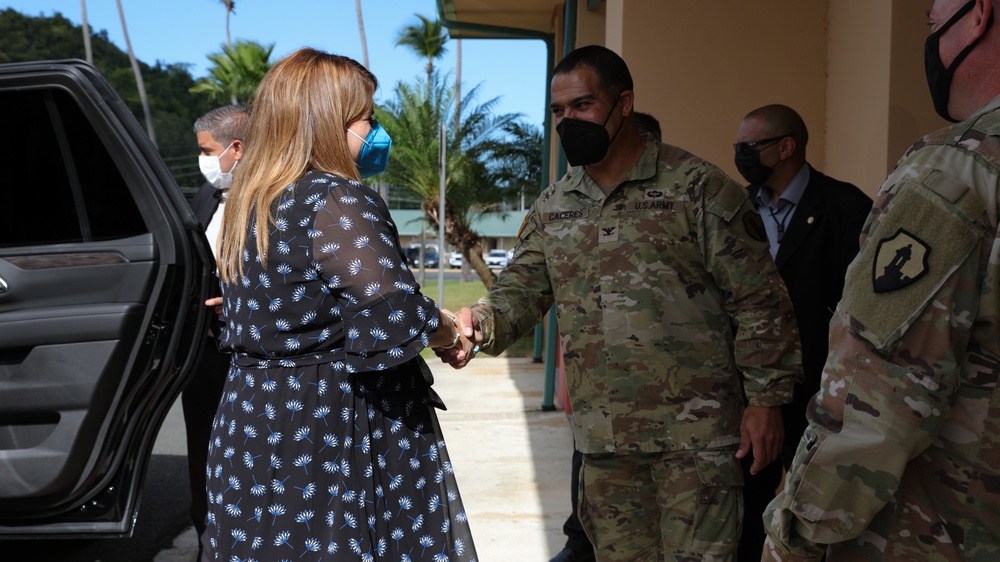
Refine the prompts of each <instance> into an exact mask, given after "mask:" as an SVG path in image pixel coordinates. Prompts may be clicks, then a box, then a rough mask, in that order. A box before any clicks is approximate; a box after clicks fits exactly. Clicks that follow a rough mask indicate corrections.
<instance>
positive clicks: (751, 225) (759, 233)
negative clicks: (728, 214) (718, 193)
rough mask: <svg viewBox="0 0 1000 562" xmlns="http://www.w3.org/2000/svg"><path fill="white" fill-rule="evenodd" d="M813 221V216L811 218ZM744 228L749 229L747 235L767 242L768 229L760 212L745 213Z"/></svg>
mask: <svg viewBox="0 0 1000 562" xmlns="http://www.w3.org/2000/svg"><path fill="white" fill-rule="evenodd" d="M809 220H810V221H812V217H810V218H809ZM743 228H744V229H745V230H746V231H747V236H749V237H750V238H753V239H754V240H756V241H758V242H767V230H765V229H764V220H763V219H761V218H760V214H758V213H743Z"/></svg>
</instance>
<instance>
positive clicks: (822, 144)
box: [556, 0, 945, 194]
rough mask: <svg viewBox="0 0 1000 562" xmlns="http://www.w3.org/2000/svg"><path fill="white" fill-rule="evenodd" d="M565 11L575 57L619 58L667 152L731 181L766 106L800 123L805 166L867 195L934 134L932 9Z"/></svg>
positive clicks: (750, 5)
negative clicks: (744, 141)
mask: <svg viewBox="0 0 1000 562" xmlns="http://www.w3.org/2000/svg"><path fill="white" fill-rule="evenodd" d="M570 1H576V2H577V26H576V34H577V40H576V45H577V46H582V45H587V44H592V43H597V44H604V45H606V46H607V47H609V48H611V49H613V50H614V51H616V52H618V53H619V54H621V55H622V57H623V58H624V59H625V60H626V62H628V64H629V68H630V69H631V71H632V77H633V80H634V81H635V91H636V109H637V110H638V111H646V112H649V113H652V114H653V115H654V116H656V117H657V118H658V119H659V120H660V124H661V126H662V128H663V135H664V139H665V140H666V142H670V143H672V144H676V145H678V146H681V147H683V148H685V149H687V150H690V151H691V152H693V153H694V154H697V155H698V156H701V157H702V158H705V159H707V160H709V161H711V162H713V163H715V164H717V165H719V166H720V167H722V168H723V169H724V170H725V171H726V172H727V173H729V174H731V175H733V176H734V177H736V178H739V176H738V174H737V172H736V168H735V166H734V165H733V150H732V143H733V142H734V141H735V138H736V130H737V127H738V126H739V123H740V120H741V119H742V118H743V116H744V115H745V114H746V113H747V112H749V111H750V110H752V109H754V108H757V107H760V106H761V105H765V104H768V103H783V104H786V105H789V106H791V107H793V108H795V109H796V110H797V111H798V112H799V113H800V114H801V115H802V117H803V119H804V120H805V122H806V125H807V126H808V127H809V132H810V140H809V147H808V158H809V161H810V162H811V163H812V164H813V165H814V166H816V167H817V168H819V169H820V170H822V171H824V172H826V173H828V174H829V175H832V176H834V177H837V178H839V179H843V180H846V181H850V182H853V183H855V184H857V185H858V186H859V187H861V188H862V189H863V190H864V191H866V192H867V193H869V194H874V193H875V190H876V189H877V188H878V186H879V185H880V184H881V182H882V180H883V179H885V176H886V174H887V173H888V171H889V170H890V169H891V167H892V166H893V164H894V163H895V162H896V160H898V158H899V157H900V156H901V155H902V153H903V151H905V149H906V148H907V147H908V146H909V145H910V144H912V143H913V141H915V140H916V139H918V138H919V137H920V136H921V135H923V134H924V133H926V132H929V131H931V130H933V129H936V128H938V127H940V126H943V125H944V124H945V123H944V121H943V120H941V119H939V118H938V117H936V116H935V115H934V112H933V108H932V106H931V103H930V96H929V94H928V93H927V86H926V82H925V79H924V73H923V41H924V39H925V38H926V34H927V28H926V25H925V24H926V11H927V10H928V9H929V8H930V5H931V3H932V0H834V1H829V0H755V1H753V2H747V1H745V0H717V1H715V2H692V1H690V0H606V1H605V2H602V3H601V4H600V5H599V8H598V9H597V10H595V11H590V10H588V9H587V1H586V0H570ZM557 19H558V18H557ZM556 25H558V26H561V25H562V22H561V21H558V22H557V23H556ZM559 39H560V41H559V43H558V45H557V53H556V60H557V61H558V60H559V59H560V58H561V56H562V54H561V53H560V52H558V48H560V47H561V45H562V42H561V36H560V37H559Z"/></svg>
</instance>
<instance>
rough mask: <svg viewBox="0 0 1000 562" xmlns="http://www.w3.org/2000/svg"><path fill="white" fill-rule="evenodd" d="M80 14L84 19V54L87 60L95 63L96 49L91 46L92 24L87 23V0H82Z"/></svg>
mask: <svg viewBox="0 0 1000 562" xmlns="http://www.w3.org/2000/svg"><path fill="white" fill-rule="evenodd" d="M80 14H81V19H82V20H83V54H84V56H85V57H86V59H87V62H89V63H90V64H94V50H93V49H92V48H91V46H90V26H89V25H88V24H87V0H80Z"/></svg>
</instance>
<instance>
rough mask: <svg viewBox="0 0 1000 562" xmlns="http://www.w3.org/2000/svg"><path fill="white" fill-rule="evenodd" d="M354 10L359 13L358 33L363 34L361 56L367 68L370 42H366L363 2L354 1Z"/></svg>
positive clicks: (369, 68)
mask: <svg viewBox="0 0 1000 562" xmlns="http://www.w3.org/2000/svg"><path fill="white" fill-rule="evenodd" d="M354 9H355V10H356V11H357V12H358V33H360V34H361V55H362V56H363V57H364V59H365V68H367V69H368V70H371V67H370V66H368V42H367V41H366V40H365V20H364V19H362V18H361V0H354Z"/></svg>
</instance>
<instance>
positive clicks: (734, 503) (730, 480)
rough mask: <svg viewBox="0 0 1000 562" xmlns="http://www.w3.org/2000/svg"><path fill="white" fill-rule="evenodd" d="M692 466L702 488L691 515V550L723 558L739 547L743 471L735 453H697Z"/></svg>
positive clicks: (729, 450)
mask: <svg viewBox="0 0 1000 562" xmlns="http://www.w3.org/2000/svg"><path fill="white" fill-rule="evenodd" d="M695 466H696V468H697V470H698V479H699V480H700V482H701V487H700V489H699V490H698V504H697V506H696V508H695V513H694V527H693V529H692V536H691V550H692V551H694V552H700V553H703V554H713V555H724V554H727V553H730V552H732V551H733V550H734V549H735V548H736V545H737V543H738V538H739V533H740V529H742V526H743V525H742V522H743V490H742V486H743V471H742V469H741V468H740V464H739V461H737V460H736V457H735V455H734V451H733V450H731V449H725V450H720V451H710V452H700V453H697V454H696V455H695Z"/></svg>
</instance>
